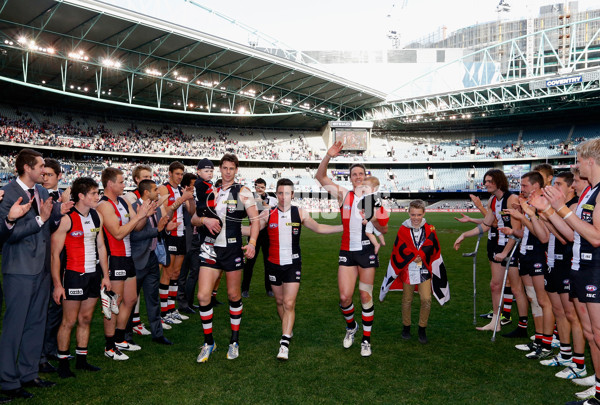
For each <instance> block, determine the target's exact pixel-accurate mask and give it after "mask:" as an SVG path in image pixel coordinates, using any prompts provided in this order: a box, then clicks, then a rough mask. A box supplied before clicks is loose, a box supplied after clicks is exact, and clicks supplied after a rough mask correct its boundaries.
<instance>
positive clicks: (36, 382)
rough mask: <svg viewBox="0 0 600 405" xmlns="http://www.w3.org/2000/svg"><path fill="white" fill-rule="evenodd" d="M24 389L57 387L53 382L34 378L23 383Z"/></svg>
mask: <svg viewBox="0 0 600 405" xmlns="http://www.w3.org/2000/svg"><path fill="white" fill-rule="evenodd" d="M21 385H22V386H23V387H35V388H50V387H54V386H55V385H56V383H55V382H53V381H48V380H42V379H41V378H39V377H38V378H34V379H33V380H31V381H26V382H24V383H21Z"/></svg>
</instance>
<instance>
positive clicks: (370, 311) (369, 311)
mask: <svg viewBox="0 0 600 405" xmlns="http://www.w3.org/2000/svg"><path fill="white" fill-rule="evenodd" d="M374 314H375V307H374V306H373V305H371V307H370V308H364V307H363V309H362V325H363V338H362V340H363V342H371V327H372V326H373V315H374Z"/></svg>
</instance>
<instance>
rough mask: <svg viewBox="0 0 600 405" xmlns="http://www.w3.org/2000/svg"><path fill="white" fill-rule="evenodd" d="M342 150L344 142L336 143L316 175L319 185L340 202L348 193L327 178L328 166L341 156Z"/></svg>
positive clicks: (324, 158)
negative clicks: (333, 159) (332, 160)
mask: <svg viewBox="0 0 600 405" xmlns="http://www.w3.org/2000/svg"><path fill="white" fill-rule="evenodd" d="M341 150H342V142H341V141H338V142H336V143H334V144H333V145H332V146H331V147H330V148H329V150H328V151H327V154H326V155H325V156H324V157H323V160H322V161H321V163H320V164H319V168H318V169H317V173H316V174H315V179H316V180H317V181H318V182H319V184H320V185H321V186H322V187H323V188H324V189H325V190H326V191H327V192H328V193H329V194H331V195H332V196H333V197H334V198H337V199H338V201H340V203H341V200H343V198H344V196H345V195H346V193H347V192H348V190H346V189H345V188H344V187H341V186H339V185H337V184H335V183H334V182H333V180H331V179H330V178H329V177H327V165H328V164H329V160H331V159H332V158H334V157H336V156H337V155H339V153H340V152H341Z"/></svg>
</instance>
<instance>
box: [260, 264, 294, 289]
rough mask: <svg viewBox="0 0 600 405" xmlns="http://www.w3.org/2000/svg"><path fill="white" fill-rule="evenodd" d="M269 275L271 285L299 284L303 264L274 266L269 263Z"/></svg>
mask: <svg viewBox="0 0 600 405" xmlns="http://www.w3.org/2000/svg"><path fill="white" fill-rule="evenodd" d="M267 272H268V273H267V274H268V275H269V281H270V282H271V285H281V284H283V283H299V282H300V276H301V272H302V264H301V263H296V264H284V265H279V264H274V263H271V262H269V261H268V262H267Z"/></svg>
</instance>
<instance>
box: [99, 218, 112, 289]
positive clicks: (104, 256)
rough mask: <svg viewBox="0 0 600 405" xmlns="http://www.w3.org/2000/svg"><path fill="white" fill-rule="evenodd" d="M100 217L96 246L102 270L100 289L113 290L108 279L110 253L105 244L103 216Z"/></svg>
mask: <svg viewBox="0 0 600 405" xmlns="http://www.w3.org/2000/svg"><path fill="white" fill-rule="evenodd" d="M99 215H100V230H99V231H98V235H97V236H96V246H97V248H98V260H99V261H100V268H101V269H102V283H101V284H100V288H103V287H105V288H106V289H107V290H109V291H110V290H111V285H110V278H109V277H108V252H107V250H106V245H105V244H104V232H103V231H102V225H103V221H102V215H101V214H99Z"/></svg>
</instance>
